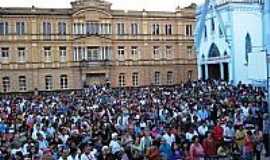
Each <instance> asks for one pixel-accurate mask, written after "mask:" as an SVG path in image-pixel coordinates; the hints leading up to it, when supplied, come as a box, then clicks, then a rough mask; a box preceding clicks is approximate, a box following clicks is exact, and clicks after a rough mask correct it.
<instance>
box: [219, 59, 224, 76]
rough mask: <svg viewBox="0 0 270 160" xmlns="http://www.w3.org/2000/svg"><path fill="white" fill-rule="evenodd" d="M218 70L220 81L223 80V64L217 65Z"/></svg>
mask: <svg viewBox="0 0 270 160" xmlns="http://www.w3.org/2000/svg"><path fill="white" fill-rule="evenodd" d="M219 66H220V67H219V68H220V78H221V80H224V66H223V63H219Z"/></svg>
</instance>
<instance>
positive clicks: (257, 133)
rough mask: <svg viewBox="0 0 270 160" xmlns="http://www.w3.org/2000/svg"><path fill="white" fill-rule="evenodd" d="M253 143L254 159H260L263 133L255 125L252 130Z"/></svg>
mask: <svg viewBox="0 0 270 160" xmlns="http://www.w3.org/2000/svg"><path fill="white" fill-rule="evenodd" d="M254 143H255V156H256V160H261V153H262V151H263V133H262V131H261V130H260V129H259V126H258V125H256V127H255V132H254Z"/></svg>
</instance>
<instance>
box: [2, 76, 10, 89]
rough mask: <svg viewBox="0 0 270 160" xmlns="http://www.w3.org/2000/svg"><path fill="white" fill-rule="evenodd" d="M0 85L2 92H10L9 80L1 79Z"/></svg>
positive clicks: (6, 78) (7, 78)
mask: <svg viewBox="0 0 270 160" xmlns="http://www.w3.org/2000/svg"><path fill="white" fill-rule="evenodd" d="M2 85H3V92H9V91H10V78H9V77H3V78H2Z"/></svg>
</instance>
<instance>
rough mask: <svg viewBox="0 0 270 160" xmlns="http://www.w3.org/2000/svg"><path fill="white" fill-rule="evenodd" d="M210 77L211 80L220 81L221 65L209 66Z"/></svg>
mask: <svg viewBox="0 0 270 160" xmlns="http://www.w3.org/2000/svg"><path fill="white" fill-rule="evenodd" d="M208 77H209V79H215V80H219V79H220V77H221V73H220V65H219V64H209V65H208Z"/></svg>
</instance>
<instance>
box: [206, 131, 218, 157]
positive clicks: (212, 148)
mask: <svg viewBox="0 0 270 160" xmlns="http://www.w3.org/2000/svg"><path fill="white" fill-rule="evenodd" d="M203 148H204V152H205V155H206V156H208V157H211V156H215V155H217V143H216V141H215V140H214V138H213V136H212V133H211V132H208V133H207V138H205V139H204V140H203Z"/></svg>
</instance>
